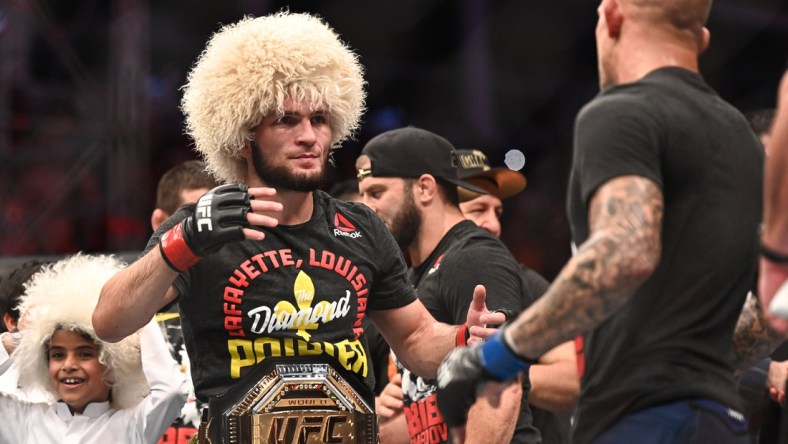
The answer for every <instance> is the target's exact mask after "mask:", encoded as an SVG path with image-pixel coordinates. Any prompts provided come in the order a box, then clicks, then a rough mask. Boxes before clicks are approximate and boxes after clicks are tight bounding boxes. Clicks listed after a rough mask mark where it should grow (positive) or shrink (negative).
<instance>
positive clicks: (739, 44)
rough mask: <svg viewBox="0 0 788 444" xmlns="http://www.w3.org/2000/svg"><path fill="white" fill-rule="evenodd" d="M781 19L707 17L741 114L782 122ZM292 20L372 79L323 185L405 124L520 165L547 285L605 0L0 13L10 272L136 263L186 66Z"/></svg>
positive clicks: (726, 8)
mask: <svg viewBox="0 0 788 444" xmlns="http://www.w3.org/2000/svg"><path fill="white" fill-rule="evenodd" d="M784 3H785V2H784V1H783V0H752V1H734V0H718V1H716V2H715V4H714V7H713V9H712V14H711V18H710V21H709V24H708V27H709V29H710V30H711V34H712V43H711V48H710V49H709V50H708V51H707V53H706V54H704V55H703V57H702V58H701V71H702V73H703V74H704V76H705V78H706V80H707V81H708V83H709V84H710V85H711V86H712V87H714V88H715V89H716V90H717V91H718V92H719V93H720V95H721V96H722V97H723V98H725V99H727V100H728V101H730V102H731V103H733V104H734V105H735V106H736V107H738V108H739V109H740V110H742V111H743V112H748V111H752V110H755V109H758V108H764V107H773V106H774V101H775V95H776V89H777V85H778V82H779V78H780V75H781V74H782V72H783V69H784V67H785V62H786V59H788V6H786V5H785V4H784ZM285 7H289V9H290V10H291V11H309V12H313V13H316V14H318V15H320V16H322V17H324V18H325V19H326V20H327V22H328V23H329V24H330V25H331V26H332V27H333V28H334V29H335V30H337V32H338V33H339V34H340V35H341V36H342V38H343V40H345V41H346V42H347V43H348V44H349V45H350V46H351V47H352V48H354V49H355V50H356V51H357V53H358V54H359V56H360V58H361V62H362V64H363V65H364V66H365V68H366V74H365V78H366V80H367V82H368V97H367V108H368V111H367V112H366V114H365V115H364V118H363V120H364V122H363V125H362V129H361V131H360V132H359V134H358V135H357V138H356V140H355V141H350V142H347V143H345V144H344V146H343V148H342V149H341V150H339V151H338V152H337V153H336V155H335V158H336V163H337V165H336V168H334V169H332V170H331V172H330V181H329V184H328V185H331V184H332V183H333V182H335V181H337V180H341V179H345V178H350V177H352V176H353V163H354V161H355V158H356V156H357V154H358V153H359V151H360V149H361V147H362V146H363V144H364V143H365V142H366V141H367V140H368V139H369V138H371V137H372V136H374V135H376V134H378V133H380V132H382V131H384V130H387V129H391V128H396V127H400V126H404V125H416V126H420V127H423V128H426V129H429V130H432V131H434V132H437V133H439V134H441V135H444V136H445V137H447V138H448V139H449V140H450V141H452V142H453V143H454V144H455V146H456V147H457V148H479V149H482V150H483V151H485V152H486V153H487V154H488V155H489V156H490V158H491V161H492V163H493V164H494V165H503V158H504V154H505V153H506V152H507V151H508V150H510V149H518V150H520V151H522V152H523V153H525V156H526V165H525V167H524V169H523V172H524V173H525V174H526V176H527V178H528V188H527V189H526V190H525V191H524V192H523V193H521V194H520V195H518V196H515V197H513V198H511V199H509V200H507V201H506V209H505V212H504V220H503V227H504V235H503V240H504V242H505V243H506V244H507V245H508V246H509V247H510V248H511V249H512V251H513V252H514V254H515V256H516V257H517V258H518V259H519V260H520V261H522V262H524V263H526V264H527V265H529V266H531V267H532V268H534V269H536V270H538V271H540V272H542V273H543V274H544V275H545V276H546V277H548V278H550V279H552V278H553V277H554V276H555V274H556V273H557V272H558V271H559V270H560V267H561V266H562V265H563V263H564V262H565V261H566V259H567V258H568V256H569V246H568V245H569V230H568V227H567V223H566V218H565V209H564V202H565V189H566V182H567V178H568V171H569V165H570V161H571V143H572V137H571V134H572V125H573V119H574V116H575V115H576V113H577V112H578V110H579V109H580V108H581V107H582V105H583V104H584V103H586V102H587V101H589V100H590V99H591V98H592V97H593V96H594V94H595V93H596V92H597V73H596V54H595V46H594V27H595V25H596V7H597V2H595V1H580V0H563V1H561V0H558V1H544V0H529V1H522V0H501V1H483V0H459V1H434V0H419V1H413V0H400V1H366V2H362V1H355V2H351V1H338V0H333V1H324V2H317V1H310V2H307V1H303V2H292V3H289V4H288V3H286V2H276V1H250V0H248V1H221V2H218V1H182V0H173V1H157V2H153V1H141V0H84V1H74V0H59V1H55V0H49V1H44V0H41V1H31V0H16V1H14V0H0V127H1V128H2V131H0V211H2V212H1V213H0V256H3V257H5V258H6V260H8V259H9V258H11V257H16V256H27V255H38V254H45V255H53V254H66V253H72V252H75V251H79V250H82V251H88V252H117V251H136V250H138V249H140V248H141V247H142V246H143V245H144V244H145V241H146V240H147V238H148V236H149V234H150V225H149V216H150V212H151V211H152V209H153V203H154V190H155V184H156V181H157V179H158V178H159V176H160V175H161V174H162V173H163V172H164V171H166V170H167V169H168V168H169V167H171V166H172V165H174V164H175V163H177V162H179V161H181V160H185V159H190V158H194V157H195V154H194V153H193V152H192V151H191V145H190V143H191V142H190V140H189V139H188V138H187V137H186V136H184V135H183V123H182V116H181V113H180V111H179V109H178V102H179V99H180V91H179V87H180V86H181V85H182V84H183V83H184V80H185V77H186V73H187V72H188V69H189V67H190V65H191V64H192V63H193V61H194V60H195V59H196V57H197V55H198V54H199V52H200V51H201V50H202V48H203V46H204V44H205V42H206V41H207V39H208V37H209V36H210V35H211V34H212V33H213V32H215V31H216V30H218V29H219V27H220V26H221V24H229V23H232V22H234V21H236V20H238V19H239V18H241V17H242V16H244V15H264V14H267V13H269V12H273V11H278V10H280V9H282V8H285ZM742 180H747V178H746V177H742ZM17 259H18V258H17Z"/></svg>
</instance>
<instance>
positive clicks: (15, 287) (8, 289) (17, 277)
mask: <svg viewBox="0 0 788 444" xmlns="http://www.w3.org/2000/svg"><path fill="white" fill-rule="evenodd" d="M51 263H52V262H51V261H45V260H38V259H33V260H30V261H27V262H24V263H23V264H22V265H20V266H18V267H16V268H15V269H13V270H11V272H10V273H8V274H7V275H6V276H3V277H0V315H4V314H6V313H8V314H10V315H11V318H12V319H13V320H14V321H15V322H19V308H18V305H19V300H20V299H21V298H22V295H23V294H24V293H25V287H24V285H25V283H26V282H27V281H29V280H30V278H31V277H32V276H33V275H34V274H36V273H38V272H39V271H40V270H41V268H42V267H44V266H45V265H48V264H51ZM3 330H5V326H4V325H3V323H2V322H0V331H3Z"/></svg>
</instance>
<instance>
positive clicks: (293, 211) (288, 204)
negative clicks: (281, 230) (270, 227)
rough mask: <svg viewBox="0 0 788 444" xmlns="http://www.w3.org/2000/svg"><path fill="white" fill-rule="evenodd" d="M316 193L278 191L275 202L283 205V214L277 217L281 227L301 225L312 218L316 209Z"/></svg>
mask: <svg viewBox="0 0 788 444" xmlns="http://www.w3.org/2000/svg"><path fill="white" fill-rule="evenodd" d="M313 194H314V191H306V192H304V191H290V190H279V189H277V190H276V196H275V198H274V200H276V201H277V202H280V203H281V204H282V212H281V213H279V215H278V216H275V217H276V218H277V219H278V220H279V224H280V225H299V224H303V223H306V222H308V221H309V219H311V218H312V212H313V211H314V207H315V199H314V196H313Z"/></svg>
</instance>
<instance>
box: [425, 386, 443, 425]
mask: <svg viewBox="0 0 788 444" xmlns="http://www.w3.org/2000/svg"><path fill="white" fill-rule="evenodd" d="M424 407H425V414H426V417H427V421H426V424H427V425H430V426H434V425H436V424H442V423H443V422H444V421H443V415H441V412H440V411H439V410H438V395H437V394H433V395H430V396H429V397H428V398H427V399H425V400H424Z"/></svg>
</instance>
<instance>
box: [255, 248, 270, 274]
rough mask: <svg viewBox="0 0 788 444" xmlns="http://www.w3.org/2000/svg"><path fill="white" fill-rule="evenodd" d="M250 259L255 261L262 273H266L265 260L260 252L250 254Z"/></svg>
mask: <svg viewBox="0 0 788 444" xmlns="http://www.w3.org/2000/svg"><path fill="white" fill-rule="evenodd" d="M252 260H253V261H255V262H257V266H258V267H260V269H261V270H263V273H268V267H267V266H266V265H265V261H263V255H262V253H261V254H256V255H254V256H252Z"/></svg>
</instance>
